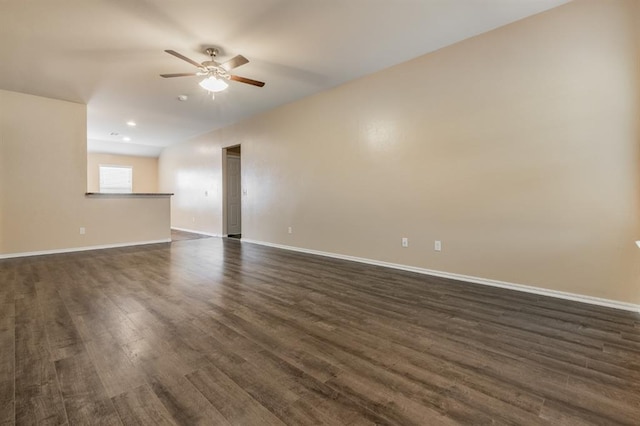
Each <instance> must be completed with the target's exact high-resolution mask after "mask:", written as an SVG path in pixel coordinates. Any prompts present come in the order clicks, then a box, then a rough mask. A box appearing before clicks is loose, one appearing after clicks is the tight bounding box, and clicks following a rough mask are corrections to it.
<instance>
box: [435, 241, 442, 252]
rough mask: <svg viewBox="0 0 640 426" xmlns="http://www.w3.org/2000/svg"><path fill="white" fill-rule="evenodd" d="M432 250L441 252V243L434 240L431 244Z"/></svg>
mask: <svg viewBox="0 0 640 426" xmlns="http://www.w3.org/2000/svg"><path fill="white" fill-rule="evenodd" d="M433 249H434V250H435V251H442V241H438V240H436V241H435V242H434V244H433Z"/></svg>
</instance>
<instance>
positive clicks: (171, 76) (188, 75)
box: [160, 72, 198, 78]
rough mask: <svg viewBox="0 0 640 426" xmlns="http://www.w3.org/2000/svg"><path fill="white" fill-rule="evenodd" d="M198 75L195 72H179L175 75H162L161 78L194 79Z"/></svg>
mask: <svg viewBox="0 0 640 426" xmlns="http://www.w3.org/2000/svg"><path fill="white" fill-rule="evenodd" d="M196 75H198V74H196V73H195V72H178V73H174V74H160V77H164V78H173V77H193V76H196Z"/></svg>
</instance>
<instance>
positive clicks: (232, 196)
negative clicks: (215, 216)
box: [222, 145, 242, 238]
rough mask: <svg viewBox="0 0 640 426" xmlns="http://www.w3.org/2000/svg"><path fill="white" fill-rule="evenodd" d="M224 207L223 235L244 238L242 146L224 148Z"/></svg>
mask: <svg viewBox="0 0 640 426" xmlns="http://www.w3.org/2000/svg"><path fill="white" fill-rule="evenodd" d="M222 159H223V165H224V174H223V177H224V178H223V187H224V194H223V200H224V203H223V204H224V207H223V214H222V221H223V228H224V232H223V234H224V235H225V236H227V237H229V238H240V237H241V236H242V170H241V160H240V159H241V150H240V145H236V146H232V147H227V148H223V151H222Z"/></svg>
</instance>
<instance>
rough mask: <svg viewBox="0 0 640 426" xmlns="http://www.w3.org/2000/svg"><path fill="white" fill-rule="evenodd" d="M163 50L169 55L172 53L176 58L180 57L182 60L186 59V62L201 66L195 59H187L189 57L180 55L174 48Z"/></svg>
mask: <svg viewBox="0 0 640 426" xmlns="http://www.w3.org/2000/svg"><path fill="white" fill-rule="evenodd" d="M165 52H167V53H168V54H169V55H173V56H175V57H176V58H180V59H182V60H183V61H187V62H189V63H190V64H191V65H194V66H196V67H198V68H202V65H201V64H199V63H197V62H196V61H194V60H193V59H189V58H187V57H186V56H184V55H181V54H180V53H178V52H176V51H175V50H165Z"/></svg>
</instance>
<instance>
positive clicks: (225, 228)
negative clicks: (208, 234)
mask: <svg viewBox="0 0 640 426" xmlns="http://www.w3.org/2000/svg"><path fill="white" fill-rule="evenodd" d="M235 148H240V154H236V153H234V152H229V150H230V149H235ZM227 157H238V158H240V194H241V195H240V223H242V210H243V209H242V198H243V197H242V148H241V144H236V145H230V146H225V147H223V148H222V236H223V237H228V236H229V232H228V225H227V221H228V214H227V210H228V205H227V191H228V190H227V183H228V180H229V179H228V177H227ZM241 226H242V225H241ZM241 229H242V228H241ZM240 232H242V231H240Z"/></svg>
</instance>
